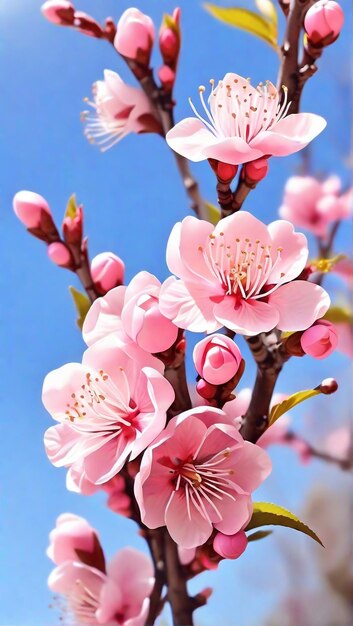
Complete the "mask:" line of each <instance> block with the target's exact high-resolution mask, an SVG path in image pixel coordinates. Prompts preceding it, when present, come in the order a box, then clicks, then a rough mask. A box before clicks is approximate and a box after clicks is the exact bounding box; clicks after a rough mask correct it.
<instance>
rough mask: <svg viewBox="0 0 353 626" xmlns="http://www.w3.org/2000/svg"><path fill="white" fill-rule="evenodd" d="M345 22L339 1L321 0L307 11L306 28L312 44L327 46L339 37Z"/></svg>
mask: <svg viewBox="0 0 353 626" xmlns="http://www.w3.org/2000/svg"><path fill="white" fill-rule="evenodd" d="M343 22H344V13H343V11H342V8H341V7H340V5H339V4H338V3H337V2H334V0H319V1H318V2H315V4H313V5H312V6H311V7H310V9H309V10H308V12H307V13H306V15H305V19H304V28H305V32H306V34H307V36H308V39H309V42H310V43H311V44H312V45H314V46H316V47H320V46H327V45H329V44H331V43H333V42H334V41H335V40H336V39H337V37H338V35H339V34H340V32H341V29H342V26H343Z"/></svg>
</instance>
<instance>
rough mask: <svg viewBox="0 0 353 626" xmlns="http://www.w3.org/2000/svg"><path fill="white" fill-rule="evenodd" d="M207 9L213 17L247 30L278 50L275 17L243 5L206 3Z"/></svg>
mask: <svg viewBox="0 0 353 626" xmlns="http://www.w3.org/2000/svg"><path fill="white" fill-rule="evenodd" d="M204 7H205V9H206V11H208V12H209V13H210V14H211V15H212V16H213V17H215V18H216V19H218V20H220V21H221V22H224V23H225V24H228V25H229V26H234V27H235V28H240V29H241V30H245V31H246V32H248V33H250V34H251V35H255V36H256V37H259V39H262V41H265V42H266V43H267V44H269V45H270V46H271V47H272V48H274V49H275V50H278V44H277V26H276V27H275V25H274V22H273V17H272V18H271V19H267V18H266V17H264V16H263V15H259V13H255V12H254V11H249V10H248V9H243V8H241V7H218V6H217V5H215V4H210V3H206V4H204Z"/></svg>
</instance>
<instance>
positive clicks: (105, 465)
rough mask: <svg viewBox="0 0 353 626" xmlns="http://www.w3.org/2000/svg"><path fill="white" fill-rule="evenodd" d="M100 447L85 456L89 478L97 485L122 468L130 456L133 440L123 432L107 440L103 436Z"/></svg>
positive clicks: (85, 465)
mask: <svg viewBox="0 0 353 626" xmlns="http://www.w3.org/2000/svg"><path fill="white" fill-rule="evenodd" d="M101 440H102V444H101V446H100V448H99V449H97V450H96V451H94V452H92V453H91V454H89V455H88V456H86V458H85V462H84V469H85V472H86V474H87V478H88V480H90V481H91V482H92V483H94V484H95V485H102V484H103V483H106V482H107V481H108V480H110V479H111V478H113V476H115V474H117V473H118V472H119V470H121V468H122V466H123V465H124V463H125V461H126V459H127V457H128V456H129V454H130V452H131V449H132V446H133V440H132V441H131V440H127V439H126V438H125V437H124V436H123V435H122V434H120V435H116V434H115V433H114V436H110V439H107V442H104V440H103V437H101Z"/></svg>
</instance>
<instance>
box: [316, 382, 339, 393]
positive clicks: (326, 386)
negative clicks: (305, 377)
mask: <svg viewBox="0 0 353 626" xmlns="http://www.w3.org/2000/svg"><path fill="white" fill-rule="evenodd" d="M319 389H320V391H321V393H323V394H324V395H325V396H330V395H331V393H335V392H336V391H337V389H338V383H337V380H335V379H334V378H325V380H323V381H322V383H321V385H319Z"/></svg>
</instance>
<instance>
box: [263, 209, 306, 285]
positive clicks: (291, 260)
mask: <svg viewBox="0 0 353 626" xmlns="http://www.w3.org/2000/svg"><path fill="white" fill-rule="evenodd" d="M268 230H269V233H270V235H271V237H272V241H273V244H272V250H273V252H274V256H276V251H277V248H283V251H282V252H281V256H280V262H279V263H278V264H276V267H275V268H274V270H272V272H271V274H270V275H269V277H268V279H267V284H270V285H271V284H278V283H281V282H289V281H290V280H293V278H296V277H297V276H299V274H300V273H301V272H302V270H303V269H304V267H305V264H306V262H307V260H308V254H309V250H308V242H307V239H306V237H305V235H303V233H296V232H295V230H294V227H293V224H291V223H290V222H286V221H285V220H276V221H275V222H272V223H271V224H269V226H268ZM282 274H284V276H282Z"/></svg>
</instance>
